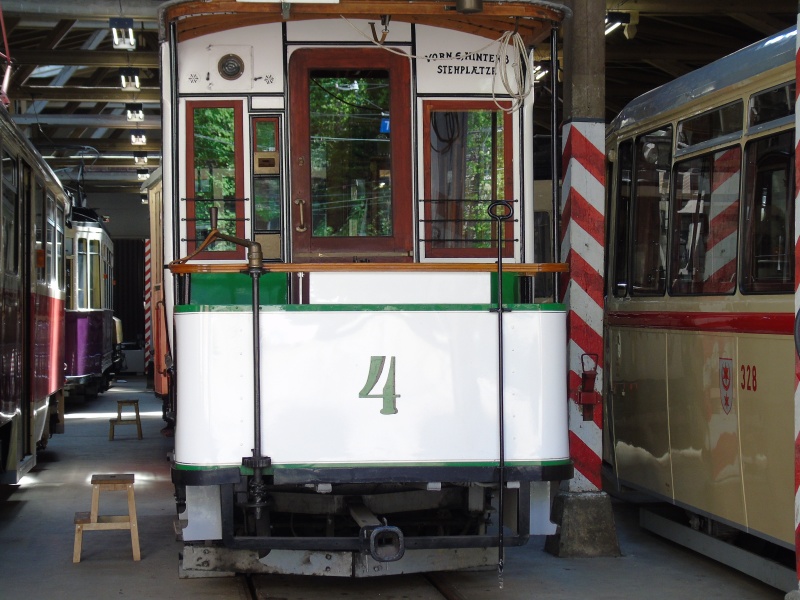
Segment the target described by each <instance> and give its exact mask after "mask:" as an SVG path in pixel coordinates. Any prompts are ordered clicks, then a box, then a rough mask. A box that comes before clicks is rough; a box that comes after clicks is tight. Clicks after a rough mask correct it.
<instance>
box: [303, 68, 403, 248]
mask: <svg viewBox="0 0 800 600" xmlns="http://www.w3.org/2000/svg"><path fill="white" fill-rule="evenodd" d="M310 83H311V85H310V97H309V107H310V111H309V112H310V118H309V129H310V135H311V177H312V192H311V210H312V216H311V219H312V228H313V229H312V234H313V235H314V237H363V236H372V237H378V236H391V235H392V178H391V154H390V151H391V138H390V132H389V128H390V125H389V100H390V89H389V74H388V72H386V71H382V70H376V71H363V70H362V71H359V72H355V71H314V72H312V74H311V82H310Z"/></svg>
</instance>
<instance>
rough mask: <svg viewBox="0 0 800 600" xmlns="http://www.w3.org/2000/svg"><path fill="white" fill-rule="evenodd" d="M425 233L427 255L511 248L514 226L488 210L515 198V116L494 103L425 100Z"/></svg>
mask: <svg viewBox="0 0 800 600" xmlns="http://www.w3.org/2000/svg"><path fill="white" fill-rule="evenodd" d="M424 110H425V114H426V116H425V118H424V127H425V133H424V134H423V135H424V139H427V140H428V143H427V144H426V147H425V180H426V181H425V187H426V201H425V234H424V237H425V239H426V256H428V257H437V258H439V257H481V256H495V255H496V254H497V247H498V244H501V245H502V246H503V248H504V253H508V254H509V255H510V253H511V252H513V247H512V244H511V243H510V242H511V239H512V238H513V229H512V226H511V222H510V220H509V221H506V224H505V226H504V227H503V228H502V231H498V230H497V224H496V222H493V221H492V219H491V218H490V217H489V214H488V207H489V205H490V204H491V203H492V202H494V201H497V200H511V199H513V190H512V182H511V174H512V173H513V165H512V160H513V156H512V155H513V153H512V151H511V149H510V146H509V145H510V143H511V141H512V136H511V131H512V128H511V117H510V114H508V113H504V112H503V111H501V110H499V109H498V108H497V106H495V105H494V104H493V103H475V104H467V103H464V102H426V103H425V104H424Z"/></svg>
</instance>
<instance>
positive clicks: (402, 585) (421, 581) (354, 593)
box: [245, 573, 468, 600]
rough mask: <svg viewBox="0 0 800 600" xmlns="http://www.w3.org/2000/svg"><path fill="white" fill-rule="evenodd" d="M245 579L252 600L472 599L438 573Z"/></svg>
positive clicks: (254, 576) (251, 576) (253, 576)
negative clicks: (350, 577) (332, 599)
mask: <svg viewBox="0 0 800 600" xmlns="http://www.w3.org/2000/svg"><path fill="white" fill-rule="evenodd" d="M245 580H246V582H247V589H248V592H249V599H250V600H300V599H301V598H302V599H303V600H322V599H326V600H327V599H330V598H332V597H347V598H348V600H367V599H373V598H403V599H407V600H468V598H467V597H466V596H464V595H463V594H462V593H461V592H459V591H458V590H457V589H456V587H455V586H454V585H453V584H452V581H451V580H450V578H448V577H446V576H443V575H441V574H438V573H430V574H426V575H396V576H388V577H381V578H376V579H339V578H332V577H302V576H277V575H276V576H271V575H249V576H246V578H245Z"/></svg>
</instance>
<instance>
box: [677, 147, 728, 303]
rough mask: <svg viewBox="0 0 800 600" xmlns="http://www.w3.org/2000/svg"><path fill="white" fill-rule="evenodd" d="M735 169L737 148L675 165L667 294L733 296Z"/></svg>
mask: <svg viewBox="0 0 800 600" xmlns="http://www.w3.org/2000/svg"><path fill="white" fill-rule="evenodd" d="M741 168H742V151H741V146H739V145H735V146H729V147H727V148H722V149H716V150H714V151H713V152H707V153H705V154H700V155H697V156H693V157H692V158H688V159H685V160H682V161H678V162H676V163H675V165H674V167H673V174H672V181H673V185H672V188H673V191H672V199H671V203H672V232H671V235H670V266H669V273H670V276H669V277H670V286H669V293H670V295H672V296H695V295H729V294H733V293H735V292H736V279H737V275H738V270H737V260H738V256H737V254H738V247H739V239H738V236H739V210H740V206H741V201H740V197H739V196H740V189H741ZM732 195H733V196H734V198H733V200H730V197H731V196H732ZM684 237H685V243H684V241H683V240H684ZM690 238H691V240H690ZM706 270H708V273H707V272H706Z"/></svg>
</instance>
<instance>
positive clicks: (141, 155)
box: [133, 152, 147, 165]
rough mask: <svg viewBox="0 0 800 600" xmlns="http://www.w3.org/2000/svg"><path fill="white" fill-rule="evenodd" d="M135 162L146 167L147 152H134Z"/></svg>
mask: <svg viewBox="0 0 800 600" xmlns="http://www.w3.org/2000/svg"><path fill="white" fill-rule="evenodd" d="M133 162H135V163H136V164H137V165H146V164H147V152H134V153H133Z"/></svg>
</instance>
